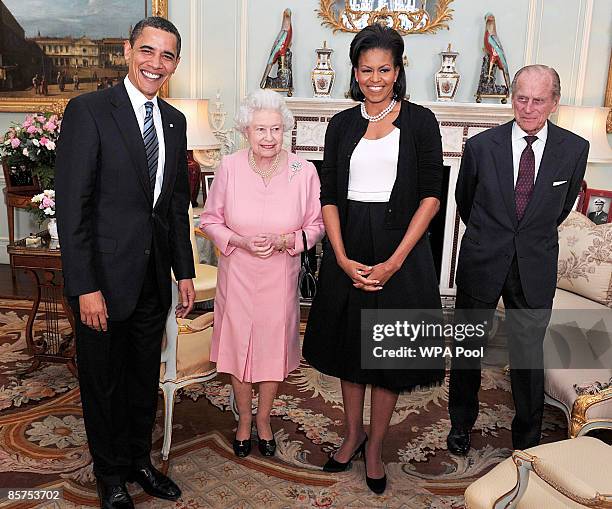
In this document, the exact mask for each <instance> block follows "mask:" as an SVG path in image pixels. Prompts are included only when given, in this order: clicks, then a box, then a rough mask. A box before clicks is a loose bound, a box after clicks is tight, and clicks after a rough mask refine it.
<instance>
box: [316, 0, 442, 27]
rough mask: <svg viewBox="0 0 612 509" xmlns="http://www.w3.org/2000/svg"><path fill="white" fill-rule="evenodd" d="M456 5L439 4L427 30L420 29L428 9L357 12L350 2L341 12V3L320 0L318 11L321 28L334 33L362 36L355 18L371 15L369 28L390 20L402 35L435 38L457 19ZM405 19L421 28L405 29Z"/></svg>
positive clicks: (346, 3) (347, 0)
mask: <svg viewBox="0 0 612 509" xmlns="http://www.w3.org/2000/svg"><path fill="white" fill-rule="evenodd" d="M452 2H453V0H438V3H437V4H436V11H435V15H434V16H433V17H432V18H430V20H429V21H428V22H426V24H425V25H423V26H419V25H420V24H421V23H422V22H423V19H424V16H425V15H428V13H427V11H426V10H425V9H419V10H417V11H413V12H409V11H401V10H393V9H388V8H387V7H383V8H382V9H380V10H376V11H353V10H351V8H350V3H349V0H345V1H344V9H341V10H340V11H337V9H336V8H335V6H336V3H337V0H320V4H319V9H317V10H316V12H317V14H318V16H319V17H320V18H321V19H322V20H323V21H322V22H321V25H323V26H328V27H330V28H331V29H332V30H333V32H334V33H336V32H337V31H338V30H340V31H342V32H359V30H361V28H358V27H357V26H356V25H355V22H354V18H355V17H356V16H359V17H363V16H366V15H367V16H368V22H367V24H368V25H372V24H373V23H376V22H379V21H382V20H386V22H387V24H389V25H390V26H391V27H392V28H394V29H395V30H397V31H398V32H399V33H400V34H401V35H408V34H427V33H429V34H431V33H435V32H437V31H438V30H442V29H444V28H445V29H447V30H448V22H449V21H450V20H452V19H453V15H452V13H453V9H451V8H450V7H449V6H450V4H451V3H452ZM343 16H344V17H345V19H346V20H347V24H349V25H350V26H346V25H345V24H344V23H343V22H342V18H343ZM402 19H408V20H409V21H410V22H411V23H412V24H413V25H416V26H417V28H411V29H405V28H403V27H402V24H401V23H402ZM389 21H390V23H389Z"/></svg>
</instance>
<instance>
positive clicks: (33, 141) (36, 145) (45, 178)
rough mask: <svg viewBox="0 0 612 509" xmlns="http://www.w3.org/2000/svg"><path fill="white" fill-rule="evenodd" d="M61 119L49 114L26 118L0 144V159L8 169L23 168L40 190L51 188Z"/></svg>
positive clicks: (12, 127) (15, 125)
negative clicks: (35, 181) (2, 158)
mask: <svg viewBox="0 0 612 509" xmlns="http://www.w3.org/2000/svg"><path fill="white" fill-rule="evenodd" d="M60 125H61V120H60V119H59V117H58V116H57V115H51V114H50V113H46V114H42V113H37V114H35V115H28V116H26V118H25V120H24V122H23V123H21V124H18V123H13V124H12V125H11V127H9V130H8V131H7V132H6V133H5V134H4V137H3V139H2V141H1V142H0V156H2V157H4V158H5V159H6V161H7V163H8V165H9V166H16V167H18V168H19V167H24V168H27V169H29V170H30V171H31V172H32V175H33V176H35V177H37V178H38V181H39V182H40V185H41V186H42V188H43V189H48V188H51V187H53V172H54V168H55V145H56V143H57V139H58V137H59V132H60Z"/></svg>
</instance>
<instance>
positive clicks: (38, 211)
mask: <svg viewBox="0 0 612 509" xmlns="http://www.w3.org/2000/svg"><path fill="white" fill-rule="evenodd" d="M30 212H32V213H33V214H34V216H35V217H36V220H37V221H38V223H39V224H40V223H42V222H43V221H44V220H45V219H50V218H52V217H55V191H54V190H53V189H45V190H44V191H43V192H42V193H40V194H37V195H35V196H33V197H32V206H31V209H30Z"/></svg>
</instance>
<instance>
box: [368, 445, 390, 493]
mask: <svg viewBox="0 0 612 509" xmlns="http://www.w3.org/2000/svg"><path fill="white" fill-rule="evenodd" d="M363 466H364V467H365V475H366V484H367V485H368V488H370V490H372V491H373V492H374V493H376V494H377V495H381V494H382V493H383V492H384V491H385V489H386V488H387V474H385V475H383V476H382V477H378V478H374V477H368V464H367V463H366V453H365V447H364V448H363ZM384 468H385V467H384V465H383V470H384Z"/></svg>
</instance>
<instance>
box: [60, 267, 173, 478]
mask: <svg viewBox="0 0 612 509" xmlns="http://www.w3.org/2000/svg"><path fill="white" fill-rule="evenodd" d="M119 291H120V290H119ZM71 305H72V307H73V311H74V315H75V322H76V324H75V325H76V347H77V364H78V370H79V384H80V388H81V401H82V404H83V417H84V419H85V430H86V432H87V440H88V443H89V450H90V452H91V456H92V458H93V464H94V473H95V475H96V477H97V479H98V480H100V481H103V482H105V483H108V484H117V483H121V482H124V481H125V478H126V476H127V474H128V473H129V471H130V470H131V469H132V468H133V467H134V466H139V465H148V464H150V452H151V433H152V430H153V424H154V422H155V414H156V410H157V391H158V384H159V364H160V357H161V340H162V335H163V329H164V323H165V319H166V316H167V311H168V310H166V309H163V308H162V306H161V302H160V299H159V290H158V285H157V280H156V277H155V268H154V262H153V259H152V258H151V260H150V262H149V267H148V269H147V274H146V276H145V280H144V284H143V287H142V290H141V293H140V297H139V300H138V304H137V305H136V309H135V310H134V312H133V313H132V315H131V316H130V317H129V318H128V319H127V320H125V321H120V322H118V321H112V320H111V321H109V322H108V330H107V332H97V331H94V330H93V329H90V328H89V327H87V326H86V325H84V324H83V323H82V322H81V321H80V313H79V306H78V299H71Z"/></svg>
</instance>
